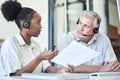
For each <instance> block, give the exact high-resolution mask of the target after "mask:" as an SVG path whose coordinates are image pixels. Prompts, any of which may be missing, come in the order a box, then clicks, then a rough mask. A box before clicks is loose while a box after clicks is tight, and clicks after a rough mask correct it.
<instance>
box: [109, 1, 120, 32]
mask: <svg viewBox="0 0 120 80" xmlns="http://www.w3.org/2000/svg"><path fill="white" fill-rule="evenodd" d="M109 21H110V24H112V25H114V26H116V27H118V33H119V34H120V20H119V16H118V9H117V5H116V4H114V3H111V2H109Z"/></svg>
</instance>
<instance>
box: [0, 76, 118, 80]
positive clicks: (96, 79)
mask: <svg viewBox="0 0 120 80" xmlns="http://www.w3.org/2000/svg"><path fill="white" fill-rule="evenodd" d="M0 80H40V79H23V78H21V77H20V76H16V77H3V78H2V79H0ZM42 80H44V79H42ZM75 80H76V79H75ZM77 80H78V79H77ZM79 80H120V76H107V77H106V76H104V77H92V78H89V79H79Z"/></svg>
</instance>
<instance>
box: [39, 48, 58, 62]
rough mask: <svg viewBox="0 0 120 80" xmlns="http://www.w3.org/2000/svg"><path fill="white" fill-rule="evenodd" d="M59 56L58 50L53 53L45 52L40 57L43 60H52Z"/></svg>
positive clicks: (50, 51)
mask: <svg viewBox="0 0 120 80" xmlns="http://www.w3.org/2000/svg"><path fill="white" fill-rule="evenodd" d="M57 54H58V49H56V50H54V51H52V50H49V51H43V52H42V53H41V54H40V55H39V56H38V57H39V59H41V60H50V59H53V58H54V57H55V56H56V55H57Z"/></svg>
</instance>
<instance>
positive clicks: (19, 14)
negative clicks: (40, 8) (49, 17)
mask: <svg viewBox="0 0 120 80" xmlns="http://www.w3.org/2000/svg"><path fill="white" fill-rule="evenodd" d="M1 11H2V14H3V16H4V18H5V19H6V20H7V21H14V20H15V23H16V24H17V26H18V27H19V28H21V27H20V20H24V19H26V18H27V17H28V15H31V16H32V15H33V11H34V10H33V9H31V8H27V7H23V8H22V6H21V4H20V3H19V2H17V1H16V0H15V1H13V0H8V1H5V3H3V4H2V6H1ZM34 13H35V11H34Z"/></svg>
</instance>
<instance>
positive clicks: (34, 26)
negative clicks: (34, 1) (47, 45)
mask: <svg viewBox="0 0 120 80" xmlns="http://www.w3.org/2000/svg"><path fill="white" fill-rule="evenodd" d="M41 28H42V25H41V16H40V14H38V13H34V14H33V17H32V19H31V20H30V27H29V28H28V32H27V34H28V35H29V36H34V37H38V36H39V34H40V32H41Z"/></svg>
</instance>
